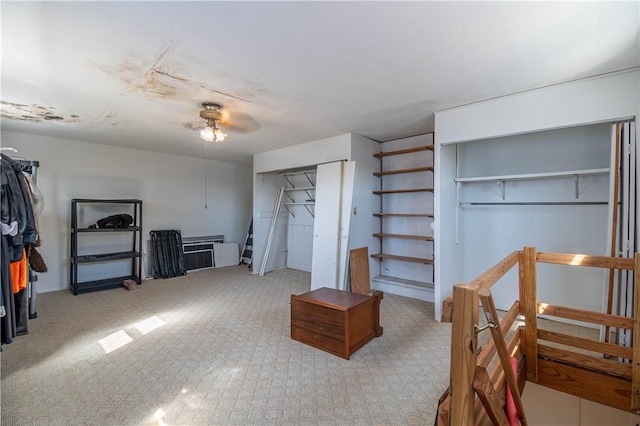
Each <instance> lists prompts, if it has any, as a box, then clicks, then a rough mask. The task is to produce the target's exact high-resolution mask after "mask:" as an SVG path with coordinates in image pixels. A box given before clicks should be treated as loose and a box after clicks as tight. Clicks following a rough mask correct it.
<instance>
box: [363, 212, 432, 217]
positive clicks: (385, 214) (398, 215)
mask: <svg viewBox="0 0 640 426" xmlns="http://www.w3.org/2000/svg"><path fill="white" fill-rule="evenodd" d="M373 215H374V216H377V217H388V216H397V217H433V214H432V213H374V214H373Z"/></svg>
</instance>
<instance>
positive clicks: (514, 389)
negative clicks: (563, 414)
mask: <svg viewBox="0 0 640 426" xmlns="http://www.w3.org/2000/svg"><path fill="white" fill-rule="evenodd" d="M478 295H479V297H480V300H481V301H482V310H483V311H484V314H485V316H486V317H487V323H489V324H491V323H493V324H494V325H495V326H494V327H491V328H490V330H491V336H492V337H493V342H494V344H495V345H496V349H497V350H498V357H499V358H500V364H501V365H502V370H503V371H504V375H505V377H506V379H507V383H508V384H509V389H511V395H512V396H513V401H514V402H515V404H516V408H517V410H518V415H519V417H520V422H521V423H522V425H523V426H526V425H527V418H526V417H525V415H524V406H523V405H522V399H521V398H520V391H519V389H518V382H517V381H516V377H515V375H514V374H513V370H512V369H511V360H510V358H509V351H508V349H507V344H506V343H505V341H504V334H502V330H501V329H500V320H499V318H498V311H496V305H495V304H494V303H493V297H492V296H491V291H490V290H489V289H488V288H482V289H480V290H479V292H478Z"/></svg>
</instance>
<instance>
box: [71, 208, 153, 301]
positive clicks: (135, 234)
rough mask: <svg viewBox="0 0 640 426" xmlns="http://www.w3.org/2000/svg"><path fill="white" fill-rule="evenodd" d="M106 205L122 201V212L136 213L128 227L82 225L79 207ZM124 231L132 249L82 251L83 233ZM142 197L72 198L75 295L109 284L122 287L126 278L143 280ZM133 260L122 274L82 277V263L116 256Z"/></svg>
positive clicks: (73, 285)
mask: <svg viewBox="0 0 640 426" xmlns="http://www.w3.org/2000/svg"><path fill="white" fill-rule="evenodd" d="M89 205H93V206H96V205H97V206H100V205H103V206H106V205H122V206H123V208H122V210H125V211H122V213H127V214H131V216H132V217H133V224H132V226H129V227H126V228H89V227H88V226H86V225H84V224H83V225H80V224H79V223H78V218H79V216H80V211H79V210H80V209H81V208H82V207H83V206H85V207H86V206H89ZM84 233H86V234H103V235H104V234H122V235H123V237H127V236H129V237H130V238H131V239H130V241H131V250H127V251H119V252H109V253H91V254H82V255H80V254H79V251H80V246H81V244H82V243H81V242H79V239H80V238H79V235H80V234H84ZM141 247H142V201H141V200H134V199H127V200H96V199H73V200H71V244H70V249H71V250H70V256H69V263H70V264H69V270H70V273H69V289H70V290H71V291H72V292H73V294H74V295H77V294H78V293H84V292H89V291H96V290H105V289H108V288H116V287H122V283H123V281H124V280H128V279H129V280H133V281H135V282H137V283H138V284H140V283H141V282H142V280H141V277H142V253H141ZM126 259H130V260H131V274H130V275H125V276H119V277H111V278H106V279H101V280H92V281H82V282H81V281H79V280H78V269H79V265H83V264H95V263H97V262H109V261H114V260H126Z"/></svg>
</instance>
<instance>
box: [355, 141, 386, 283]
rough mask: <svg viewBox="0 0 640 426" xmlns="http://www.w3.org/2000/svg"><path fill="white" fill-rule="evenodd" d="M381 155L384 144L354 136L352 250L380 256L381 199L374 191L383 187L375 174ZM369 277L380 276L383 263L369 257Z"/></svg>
mask: <svg viewBox="0 0 640 426" xmlns="http://www.w3.org/2000/svg"><path fill="white" fill-rule="evenodd" d="M378 152H380V143H379V142H376V141H372V140H371V139H367V138H365V137H362V136H360V135H352V145H351V160H352V161H355V162H356V189H357V190H356V191H355V193H354V196H353V208H354V210H353V212H352V213H353V217H352V218H351V235H350V238H349V249H350V250H353V249H356V248H360V247H369V254H373V253H380V239H379V238H377V237H373V235H372V234H373V232H378V230H379V229H380V224H379V221H380V219H379V218H377V217H375V216H374V215H373V213H375V212H379V211H380V196H378V195H375V194H374V193H373V191H374V190H375V189H378V188H379V187H380V178H378V177H376V176H374V175H373V173H374V172H377V171H379V170H380V160H378V159H377V158H376V157H374V156H373V154H375V153H378ZM369 274H370V275H371V276H372V277H374V276H376V275H380V262H379V261H377V260H376V259H374V258H372V257H369Z"/></svg>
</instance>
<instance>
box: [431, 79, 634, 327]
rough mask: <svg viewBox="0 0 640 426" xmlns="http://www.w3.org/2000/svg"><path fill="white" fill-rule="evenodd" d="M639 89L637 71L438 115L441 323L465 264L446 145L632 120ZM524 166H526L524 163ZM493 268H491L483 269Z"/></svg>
mask: <svg viewBox="0 0 640 426" xmlns="http://www.w3.org/2000/svg"><path fill="white" fill-rule="evenodd" d="M639 85H640V72H639V71H638V70H635V71H632V72H624V73H619V74H614V75H609V76H603V77H598V78H592V79H586V80H580V81H576V82H571V83H566V84H560V85H556V86H551V87H546V88H543V89H539V90H533V91H529V92H524V93H519V94H514V95H511V96H506V97H502V98H497V99H492V100H488V101H485V102H479V103H475V104H471V105H467V106H463V107H459V108H454V109H450V110H446V111H441V112H438V113H436V118H435V122H436V125H435V126H436V130H435V142H436V152H435V154H436V170H437V173H438V174H439V175H438V176H436V194H435V196H436V198H435V215H436V219H435V226H436V229H435V239H436V243H435V248H436V283H435V284H436V291H435V293H436V301H435V303H436V306H435V311H436V312H435V316H436V319H438V320H439V319H440V315H441V308H442V300H444V299H445V298H446V297H447V296H449V295H450V294H451V292H452V287H453V285H454V284H456V283H457V282H460V280H461V278H462V274H461V271H462V269H463V265H464V262H465V261H466V259H465V256H463V253H462V247H461V245H460V244H459V243H460V241H456V226H455V224H456V214H457V212H456V199H455V194H456V190H455V184H454V182H453V180H452V178H453V177H455V175H456V174H455V169H456V152H455V146H454V145H448V144H452V143H457V142H466V141H471V140H479V139H487V138H495V137H500V136H506V135H515V134H524V133H531V132H538V131H544V130H550V129H558V128H563V127H571V126H578V125H585V124H592V123H596V122H599V123H602V122H610V121H614V120H616V119H620V118H626V117H634V116H637V115H638V114H639V113H640V101H639V98H638V93H639V91H640V88H639ZM636 126H638V123H637V121H636ZM636 134H637V133H636ZM558 144H559V145H558V147H557V148H558V149H563V148H562V144H563V142H562V141H558ZM636 144H637V141H636ZM607 159H608V156H607ZM521 166H522V167H525V166H526V161H525V162H524V163H522V162H521ZM576 220H577V219H576ZM605 232H606V231H605ZM459 237H461V238H462V235H459ZM514 249H515V248H514ZM507 254H508V252H507V253H504V256H506V255H507ZM438 259H439V261H438ZM491 266H492V264H487V265H486V268H485V269H488V268H489V267H491ZM465 278H466V277H465ZM597 303H600V300H598V301H597Z"/></svg>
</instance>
